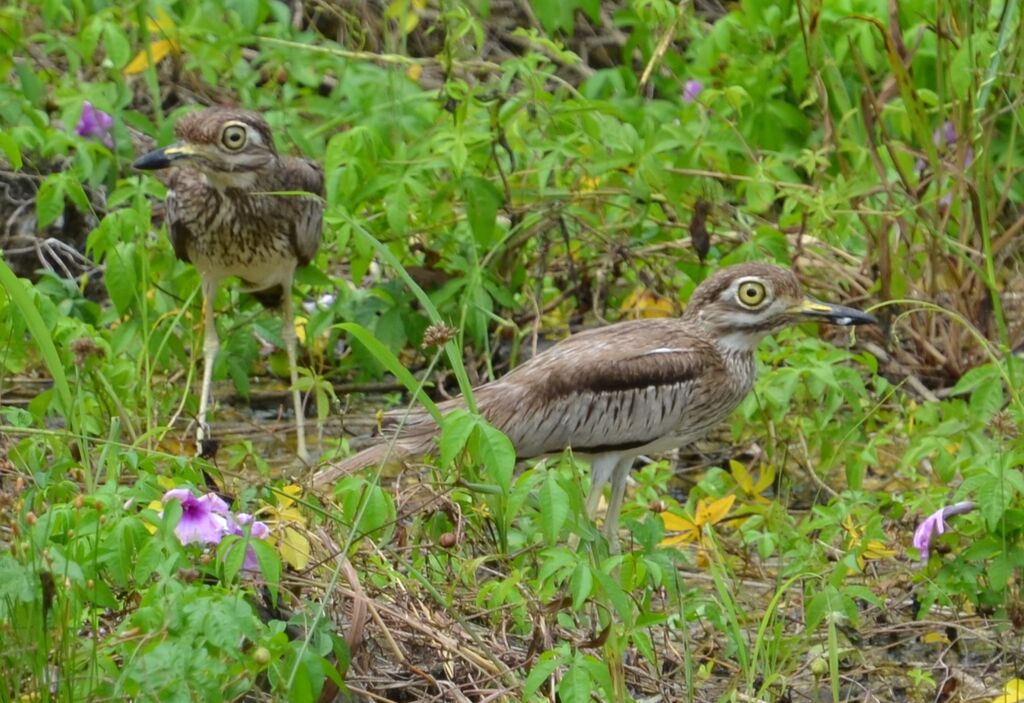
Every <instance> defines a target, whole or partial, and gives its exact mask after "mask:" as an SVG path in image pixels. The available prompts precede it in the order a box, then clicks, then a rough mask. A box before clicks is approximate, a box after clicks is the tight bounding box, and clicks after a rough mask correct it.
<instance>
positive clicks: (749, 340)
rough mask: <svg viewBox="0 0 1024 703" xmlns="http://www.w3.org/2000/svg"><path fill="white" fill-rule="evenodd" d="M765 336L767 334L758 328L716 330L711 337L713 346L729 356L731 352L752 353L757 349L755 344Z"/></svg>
mask: <svg viewBox="0 0 1024 703" xmlns="http://www.w3.org/2000/svg"><path fill="white" fill-rule="evenodd" d="M766 336H768V335H767V333H766V332H763V331H759V330H749V331H748V330H735V329H733V330H730V331H727V332H726V331H716V332H715V333H714V336H713V339H714V340H715V346H717V347H718V349H719V351H721V352H722V354H725V355H730V356H731V355H733V354H753V353H754V352H755V351H756V350H757V345H758V344H760V343H761V340H762V339H764V338H765V337H766Z"/></svg>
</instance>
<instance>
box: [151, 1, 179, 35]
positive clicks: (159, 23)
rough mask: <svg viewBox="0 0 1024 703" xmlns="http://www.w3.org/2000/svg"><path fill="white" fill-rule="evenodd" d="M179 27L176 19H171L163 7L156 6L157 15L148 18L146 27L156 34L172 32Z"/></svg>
mask: <svg viewBox="0 0 1024 703" xmlns="http://www.w3.org/2000/svg"><path fill="white" fill-rule="evenodd" d="M177 28H178V27H177V25H176V24H174V20H173V19H171V16H170V15H168V14H167V12H166V11H165V10H164V8H162V7H158V8H156V17H147V18H146V29H148V30H149V31H150V32H153V33H154V34H155V33H160V34H170V33H171V32H173V31H174V30H176V29H177Z"/></svg>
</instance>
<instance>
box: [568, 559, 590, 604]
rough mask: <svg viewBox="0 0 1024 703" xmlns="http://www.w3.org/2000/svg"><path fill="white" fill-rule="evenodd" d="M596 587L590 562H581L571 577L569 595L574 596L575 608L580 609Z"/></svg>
mask: <svg viewBox="0 0 1024 703" xmlns="http://www.w3.org/2000/svg"><path fill="white" fill-rule="evenodd" d="M593 588H594V572H593V569H592V568H591V566H590V564H588V563H586V562H580V563H579V564H577V565H576V569H575V570H574V571H573V572H572V577H571V578H570V579H569V595H570V596H572V608H573V610H579V609H580V607H581V606H582V605H583V604H584V603H586V602H587V598H589V597H590V594H591V592H592V591H593Z"/></svg>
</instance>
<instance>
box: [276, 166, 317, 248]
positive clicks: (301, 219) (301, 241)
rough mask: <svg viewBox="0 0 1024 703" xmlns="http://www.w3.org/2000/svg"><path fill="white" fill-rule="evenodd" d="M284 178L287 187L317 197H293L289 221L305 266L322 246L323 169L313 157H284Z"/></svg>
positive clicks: (294, 241)
mask: <svg viewBox="0 0 1024 703" xmlns="http://www.w3.org/2000/svg"><path fill="white" fill-rule="evenodd" d="M281 168H282V174H281V175H282V180H283V182H284V183H285V188H286V189H287V190H292V191H305V192H307V193H310V194H311V196H316V197H295V196H288V197H290V198H292V200H291V201H290V202H292V206H293V207H294V209H295V212H294V218H293V219H292V220H291V221H290V223H289V225H290V227H291V230H290V232H289V236H290V237H291V240H292V243H293V246H294V247H295V255H296V257H297V258H298V260H299V266H305V265H306V264H308V263H309V262H310V261H312V259H313V257H314V256H316V250H317V249H318V248H319V247H320V238H321V236H322V231H323V221H324V220H323V218H324V205H323V196H324V171H323V168H322V167H321V166H320V164H318V163H317V162H315V161H312V160H310V159H299V158H288V159H282V166H281Z"/></svg>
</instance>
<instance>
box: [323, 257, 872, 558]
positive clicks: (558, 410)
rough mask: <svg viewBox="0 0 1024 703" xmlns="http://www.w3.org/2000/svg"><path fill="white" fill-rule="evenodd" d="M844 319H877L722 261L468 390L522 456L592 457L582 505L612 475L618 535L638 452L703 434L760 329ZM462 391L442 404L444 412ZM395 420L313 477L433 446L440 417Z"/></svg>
mask: <svg viewBox="0 0 1024 703" xmlns="http://www.w3.org/2000/svg"><path fill="white" fill-rule="evenodd" d="M809 318H810V319H819V320H823V321H826V322H832V323H835V324H842V325H850V324H863V323H870V322H874V318H873V317H871V316H870V315H867V314H865V313H863V312H860V311H859V310H854V309H852V308H846V307H843V306H839V305H828V304H825V303H821V302H818V301H815V300H813V299H811V298H805V297H804V295H803V292H802V290H801V287H800V283H799V281H798V280H797V278H796V276H795V275H794V274H793V273H792V272H791V271H787V270H785V269H782V268H779V267H777V266H772V265H767V264H756V263H752V264H741V265H738V266H732V267H729V268H726V269H723V270H721V271H719V272H718V273H716V274H714V275H713V276H711V277H710V278H708V279H707V280H706V281H704V282H703V283H702V284H701V285H700V286H698V287H697V289H696V290H695V291H694V293H693V295H692V296H691V298H690V303H689V305H688V306H687V308H686V311H685V313H684V314H683V316H682V317H681V318H679V319H667V318H659V319H645V320H634V321H629V322H620V323H618V324H614V325H609V326H607V327H601V328H597V329H592V330H588V331H585V332H580V333H578V334H575V335H573V336H572V337H569V338H568V339H565V340H563V341H561V342H559V343H558V344H556V345H554V346H553V347H551V348H550V349H548V350H546V351H544V352H542V353H541V354H538V355H537V356H535V357H533V358H532V359H530V360H529V361H527V362H526V363H524V364H523V365H522V366H519V367H518V368H516V369H514V370H513V371H512V372H510V373H509V374H508V375H506V376H504V377H503V378H500V379H498V380H496V381H493V382H491V383H486V384H484V385H482V386H480V387H478V388H475V389H474V390H473V397H474V400H475V402H476V406H477V408H478V409H479V411H480V413H481V414H482V415H483V416H484V417H485V418H487V420H488V421H489V422H490V423H491V424H493V425H494V426H495V427H497V428H498V429H500V430H501V431H502V432H504V433H505V434H506V435H508V437H509V439H511V440H512V444H513V446H514V447H515V449H516V454H517V456H518V457H519V458H529V457H535V456H541V455H544V454H551V453H555V452H560V451H562V450H564V449H566V448H569V447H571V448H572V449H573V450H574V451H575V452H576V453H579V454H583V455H589V456H590V458H591V467H592V471H591V489H590V494H589V496H588V498H587V507H588V510H589V511H591V513H593V511H594V510H595V509H596V508H597V504H598V501H599V499H600V495H601V489H602V487H603V485H604V484H605V483H606V482H608V481H609V480H610V481H611V483H612V496H611V500H610V501H609V505H608V512H607V514H606V517H605V532H606V535H607V536H608V538H609V540H610V542H611V543H612V545H613V546H615V545H616V543H617V533H616V528H617V523H618V513H619V509H620V507H621V505H622V499H623V495H624V492H625V485H626V477H627V475H628V473H629V470H630V468H631V467H632V464H633V460H634V459H635V458H636V457H637V456H638V455H640V454H645V453H655V452H663V451H666V450H669V449H673V448H676V447H681V446H684V445H686V444H689V443H690V442H693V441H694V440H696V439H699V438H700V437H703V436H704V435H705V434H707V432H708V431H709V430H710V429H712V428H713V427H714V426H715V425H717V424H718V423H719V422H721V421H722V420H724V419H725V418H726V417H728V415H729V414H730V413H731V412H732V411H733V410H734V409H735V408H736V406H737V405H739V403H740V401H742V400H743V398H744V396H746V394H747V393H748V392H749V391H750V388H751V386H752V385H753V383H754V378H755V375H756V363H755V356H754V350H755V348H756V346H757V343H758V342H759V341H760V340H761V339H763V338H764V337H765V336H766V335H768V334H770V333H772V332H774V331H776V330H779V329H781V328H783V327H786V326H788V325H792V324H794V323H796V322H798V321H800V320H806V319H809ZM464 406H465V403H464V401H463V399H461V398H457V399H455V400H451V401H447V402H445V403H441V404H440V405H439V408H440V410H441V412H442V413H443V414H446V413H448V412H451V411H452V410H455V409H457V408H461V407H464ZM399 418H401V420H402V422H401V424H400V428H401V432H400V435H399V436H398V437H397V439H395V438H391V439H389V440H387V441H382V442H381V443H380V444H378V445H376V446H373V447H370V448H369V449H366V450H364V451H362V452H360V453H358V454H356V455H355V456H353V457H350V458H349V459H346V460H344V461H342V462H340V463H339V464H336V465H335V466H333V467H330V468H328V469H326V470H324V471H322V472H320V473H319V474H318V475H317V476H315V477H314V479H313V481H314V484H315V485H324V484H327V483H330V482H332V481H334V480H335V479H337V478H338V477H339V476H341V475H344V474H347V473H349V472H351V471H355V470H358V469H360V468H364V467H367V466H373V465H376V464H380V463H382V462H384V461H388V460H396V461H397V460H406V459H410V458H415V457H419V456H423V455H425V454H428V453H430V452H432V451H433V450H434V442H435V439H436V436H437V425H436V423H435V422H434V420H433V419H432V418H431V417H430V416H429V415H428V414H426V413H424V412H414V413H412V414H411V415H410V416H408V417H404V414H402V415H392V416H391V417H390V419H389V421H388V422H387V423H386V424H388V425H395V424H397V422H396V421H397V420H399Z"/></svg>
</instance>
